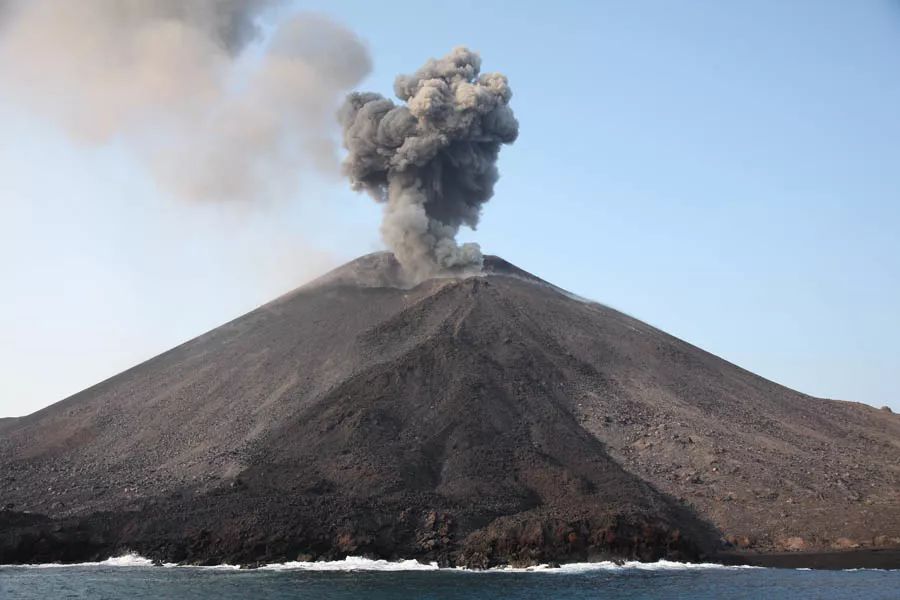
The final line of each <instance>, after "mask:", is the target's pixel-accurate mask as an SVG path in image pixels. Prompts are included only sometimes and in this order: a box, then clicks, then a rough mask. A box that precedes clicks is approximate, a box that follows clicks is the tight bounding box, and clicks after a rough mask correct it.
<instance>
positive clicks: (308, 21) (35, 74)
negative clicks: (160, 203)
mask: <svg viewBox="0 0 900 600" xmlns="http://www.w3.org/2000/svg"><path fill="white" fill-rule="evenodd" d="M279 3H280V2H278V1H277V0H190V1H185V0H0V82H2V87H3V89H4V91H5V92H7V91H8V92H10V93H11V94H12V95H14V96H15V97H16V98H18V99H20V100H23V101H25V102H27V103H28V106H29V107H30V108H33V109H35V110H39V111H42V113H44V114H46V115H50V116H52V117H53V118H55V119H57V120H58V122H60V123H61V124H62V125H63V126H64V127H65V128H66V130H67V131H69V132H70V133H71V134H72V135H73V136H74V137H75V138H76V139H78V140H81V141H86V142H91V143H103V142H109V141H116V142H123V143H125V144H127V145H128V147H130V148H131V149H132V150H133V151H134V153H135V155H136V156H138V157H139V158H140V159H141V160H143V161H144V162H145V163H146V165H147V167H148V170H149V172H150V173H151V174H152V175H153V176H154V178H155V180H156V181H157V183H158V184H159V185H160V186H161V187H162V188H164V189H166V190H168V191H170V192H173V193H174V194H176V195H178V196H181V197H186V198H193V199H202V200H228V199H245V198H251V197H258V196H265V195H268V194H273V193H276V194H288V193H292V192H294V191H296V190H295V188H296V186H297V185H298V184H299V179H300V175H299V173H301V172H302V171H303V170H304V169H308V168H310V167H312V168H315V169H318V170H320V171H326V172H328V171H331V172H334V173H336V172H337V169H338V159H337V153H336V148H335V147H334V143H333V138H334V131H333V129H332V128H333V122H334V116H333V115H334V112H335V110H336V109H337V107H338V105H339V103H340V102H341V99H342V98H343V97H344V95H345V94H346V92H347V91H348V90H350V89H352V88H353V87H355V86H356V85H358V83H359V82H360V80H361V79H362V78H363V77H364V76H365V75H366V74H367V73H368V72H369V70H370V68H371V62H370V59H369V56H368V53H367V51H366V48H365V46H364V45H363V44H362V42H361V41H360V40H359V39H358V38H357V37H356V36H355V35H354V34H353V33H351V32H350V31H348V30H346V29H344V28H343V27H341V26H340V25H338V24H336V23H333V22H332V21H330V20H328V19H326V18H324V17H322V16H317V15H304V14H301V15H296V16H294V17H292V18H289V19H286V20H284V21H282V22H281V23H280V24H279V25H278V26H277V28H276V29H275V31H274V33H273V34H272V36H271V42H270V43H269V45H268V47H267V48H265V49H263V50H262V52H261V53H260V52H257V51H256V50H255V48H254V51H253V52H250V51H248V49H250V48H251V47H252V42H254V41H256V40H258V39H259V37H260V33H261V31H260V27H261V22H260V19H261V17H262V15H263V13H264V11H265V10H266V9H268V8H270V7H272V6H273V5H275V4H279Z"/></svg>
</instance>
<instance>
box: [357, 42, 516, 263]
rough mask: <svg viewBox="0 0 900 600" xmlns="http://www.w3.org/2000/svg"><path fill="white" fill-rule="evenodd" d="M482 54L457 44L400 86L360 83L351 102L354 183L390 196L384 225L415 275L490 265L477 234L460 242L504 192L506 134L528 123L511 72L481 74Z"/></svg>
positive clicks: (390, 242)
mask: <svg viewBox="0 0 900 600" xmlns="http://www.w3.org/2000/svg"><path fill="white" fill-rule="evenodd" d="M480 70H481V58H480V57H479V55H478V54H477V53H475V52H472V51H471V50H469V49H467V48H456V49H454V50H453V51H452V52H451V53H450V54H449V55H447V56H445V57H443V58H441V59H431V60H429V61H428V62H427V63H426V64H425V65H424V66H423V67H422V68H421V69H419V70H418V71H416V72H415V73H414V74H412V75H401V76H399V77H397V79H396V81H395V83H394V93H395V94H396V95H397V97H398V98H399V99H400V100H401V101H403V102H405V104H401V105H395V104H394V102H393V101H391V100H389V99H387V98H385V97H384V96H382V95H380V94H375V93H353V94H350V95H349V96H348V97H347V100H346V102H345V104H344V106H343V108H342V109H341V112H340V120H341V124H342V125H343V128H344V146H345V147H346V148H347V150H348V155H347V157H346V159H345V161H344V169H345V172H346V174H347V175H348V177H349V178H350V181H351V184H352V185H353V188H354V189H356V190H365V191H367V192H369V193H370V194H371V195H372V196H373V197H374V198H375V199H376V200H378V201H379V202H383V203H385V210H384V221H383V223H382V227H381V231H382V235H383V237H384V240H385V242H386V243H387V245H388V246H389V247H390V248H391V250H393V252H394V254H395V255H396V257H397V259H398V260H399V261H400V263H401V264H402V265H403V267H404V269H405V270H406V271H407V272H408V274H410V275H411V276H412V277H413V278H415V279H422V278H425V277H428V276H430V275H435V274H439V273H444V272H451V273H452V272H465V271H467V270H470V269H480V267H481V263H482V256H481V250H480V248H479V247H478V245H477V244H462V245H458V244H457V243H456V240H455V237H456V234H457V232H458V231H459V228H460V227H461V226H462V225H466V226H469V227H472V228H473V229H474V228H475V227H476V226H477V224H478V220H479V217H480V215H481V207H482V205H483V204H484V203H485V202H487V201H488V200H489V199H490V198H491V196H493V194H494V184H495V183H496V182H497V179H498V178H499V174H498V171H497V157H498V154H499V152H500V147H501V145H502V144H511V143H512V142H514V141H515V139H516V137H517V135H518V130H519V124H518V122H517V121H516V118H515V116H514V115H513V112H512V110H511V109H510V107H509V100H510V98H511V97H512V91H511V90H510V88H509V84H508V82H507V79H506V77H505V76H504V75H501V74H499V73H484V74H479V73H480Z"/></svg>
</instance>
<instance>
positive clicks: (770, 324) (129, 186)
mask: <svg viewBox="0 0 900 600" xmlns="http://www.w3.org/2000/svg"><path fill="white" fill-rule="evenodd" d="M385 6H388V7H389V10H384V7H385ZM296 7H297V8H300V9H309V10H315V11H319V12H323V13H325V14H328V15H330V16H332V17H334V18H335V19H336V20H337V21H339V22H341V23H343V24H344V25H346V26H348V27H349V28H350V29H352V30H354V31H355V32H356V33H358V34H359V35H360V36H361V37H362V38H363V39H364V40H366V42H367V44H368V46H369V49H370V51H371V54H372V58H373V61H374V70H373V72H372V74H371V76H370V77H369V78H368V80H367V81H366V82H365V84H364V87H365V88H366V89H372V90H376V91H381V92H383V93H385V94H387V93H390V90H391V83H392V81H393V77H394V75H395V74H397V73H400V72H409V71H412V70H414V69H415V68H416V67H418V66H419V65H420V64H421V62H422V61H423V60H424V59H425V58H427V57H429V56H437V55H441V54H444V53H446V52H447V51H448V50H449V49H450V48H452V47H453V46H455V45H460V44H465V45H468V46H470V47H472V48H474V49H476V50H478V51H480V52H481V54H482V57H483V66H484V69H485V70H499V71H502V72H504V73H506V74H507V75H508V76H509V79H510V83H511V85H512V88H513V90H514V98H513V101H512V106H513V108H514V110H515V112H516V114H517V116H518V118H519V120H520V123H521V133H520V138H519V140H518V141H517V142H516V144H515V145H514V146H511V147H507V148H505V149H504V151H503V153H502V155H501V160H500V169H501V173H502V179H501V182H500V184H499V185H498V187H497V195H496V197H495V198H494V199H493V200H492V201H491V202H490V203H489V204H488V205H487V206H486V209H485V212H484V216H483V220H482V223H481V225H480V227H479V230H478V231H477V232H475V233H471V232H466V233H464V235H463V236H462V237H463V239H464V240H475V241H478V242H479V243H481V245H482V247H483V249H484V250H485V251H486V252H488V253H492V254H499V255H501V256H503V257H504V258H506V259H508V260H510V261H512V262H514V263H516V264H518V265H519V266H521V267H523V268H525V269H527V270H529V271H531V272H533V273H535V274H537V275H540V276H541V277H544V278H545V279H548V280H550V281H552V282H554V283H556V284H558V285H560V286H562V287H565V288H567V289H570V290H572V291H574V292H576V293H578V294H581V295H583V296H587V297H590V298H593V299H595V300H598V301H601V302H603V303H606V304H609V305H611V306H613V307H616V308H619V309H621V310H624V311H625V312H628V313H629V314H632V315H634V316H636V317H638V318H640V319H642V320H645V321H647V322H649V323H651V324H653V325H655V326H657V327H660V328H661V329H663V330H665V331H668V332H669V333H672V334H674V335H676V336H678V337H681V338H683V339H685V340H687V341H689V342H691V343H694V344H696V345H698V346H700V347H702V348H704V349H706V350H709V351H711V352H713V353H715V354H717V355H719V356H722V357H723V358H726V359H727V360H730V361H732V362H735V363H737V364H739V365H741V366H743V367H745V368H747V369H749V370H751V371H754V372H756V373H758V374H760V375H762V376H764V377H767V378H769V379H772V380H775V381H778V382H780V383H783V384H785V385H788V386H790V387H793V388H795V389H798V390H800V391H803V392H806V393H810V394H813V395H817V396H823V397H830V398H840V399H848V400H858V401H862V402H868V403H870V404H874V405H878V406H880V405H884V404H887V405H890V406H892V407H894V408H895V409H900V235H898V229H900V166H898V165H900V5H898V4H896V3H892V2H887V1H884V2H878V1H875V0H873V1H870V2H856V3H853V2H842V1H832V2H829V1H816V2H813V1H808V2H807V1H801V0H796V1H792V2H776V1H762V0H760V1H752V2H750V1H747V2H729V3H722V2H681V3H674V2H650V1H641V2H624V1H623V2H571V1H570V2H555V3H547V2H517V3H508V2H484V1H482V2H463V1H457V2H453V3H433V4H427V3H422V2H392V3H389V4H385V3H370V2H362V1H359V2H350V1H346V2H340V3H333V2H298V3H296ZM379 8H381V9H382V10H381V11H379V10H378V9H379ZM0 130H2V131H3V133H4V141H5V142H6V143H4V144H2V145H0V203H2V207H3V209H4V211H3V214H4V219H3V220H2V222H0V226H2V229H0V257H2V258H0V281H2V282H3V284H2V285H3V298H4V309H3V310H2V311H0V335H2V339H0V416H2V415H20V414H26V413H29V412H31V411H33V410H36V409H38V408H40V407H42V406H45V405H47V404H50V403H52V402H54V401H57V400H59V399H61V398H63V397H65V396H67V395H69V394H71V393H74V392H76V391H78V390H80V389H82V388H84V387H86V386H88V385H90V384H92V383H95V382H97V381H99V380H101V379H104V378H106V377H108V376H111V375H113V374H115V373H117V372H119V371H121V370H122V369H124V368H127V367H129V366H131V365H133V364H135V363H136V362H139V361H140V360H143V359H145V358H148V357H150V356H152V355H154V354H156V353H158V352H160V351H163V350H166V349H168V348H170V347H171V346H174V345H175V344H177V343H180V342H182V341H184V340H186V339H189V338H190V337H193V336H194V335H197V334H199V333H202V332H203V331H205V330H208V329H210V328H212V327H215V326H216V325H218V324H221V323H222V322H224V321H227V320H229V319H231V318H233V317H235V316H237V315H239V314H241V313H243V312H246V311H247V310H249V309H251V308H253V307H254V306H257V305H259V304H261V303H263V302H265V301H267V300H269V299H271V298H272V297H273V296H275V295H277V294H278V293H281V292H283V291H287V290H289V289H291V288H293V287H295V286H296V285H298V284H300V283H302V282H303V281H305V280H307V279H309V278H310V277H312V276H313V275H315V274H316V273H319V272H321V271H322V270H324V269H326V268H328V267H330V266H334V265H337V264H339V263H340V262H342V261H344V260H348V259H350V258H353V257H354V256H357V255H359V254H362V253H366V252H370V251H372V250H375V249H379V248H380V247H381V244H380V241H379V238H378V222H379V207H378V206H376V205H375V204H374V203H372V202H371V200H369V199H368V198H366V197H364V196H359V195H357V194H354V193H353V192H351V191H349V190H348V189H347V188H346V185H345V184H344V183H343V182H340V181H332V180H327V179H321V180H313V181H306V182H305V183H304V187H303V192H302V194H298V197H297V198H296V200H295V201H285V202H276V203H262V205H261V206H248V205H190V204H185V203H182V202H177V201H175V200H173V199H171V198H168V197H166V196H165V194H164V193H162V192H161V191H160V190H158V189H156V188H155V187H154V185H153V183H152V180H151V179H150V178H149V177H148V176H147V174H146V173H145V172H144V171H143V169H142V167H141V165H140V163H139V162H138V161H137V160H135V158H134V157H133V156H130V155H129V152H128V151H127V149H126V148H123V147H119V146H117V145H116V144H115V143H113V144H109V145H105V146H101V147H93V148H86V147H85V146H79V145H74V144H73V143H71V142H70V141H69V140H68V139H67V137H66V136H65V135H64V134H63V133H62V132H61V131H60V130H58V129H57V128H56V127H54V125H53V124H52V123H50V122H47V121H45V120H43V119H42V118H41V117H39V116H37V115H35V114H32V113H30V112H29V111H28V109H27V107H22V106H19V105H16V104H15V103H13V102H12V101H10V100H9V99H8V98H4V97H3V95H2V84H0ZM10 141H12V143H10Z"/></svg>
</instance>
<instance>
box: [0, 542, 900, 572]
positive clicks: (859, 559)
mask: <svg viewBox="0 0 900 600" xmlns="http://www.w3.org/2000/svg"><path fill="white" fill-rule="evenodd" d="M93 567H104V568H109V567H112V568H121V567H131V568H149V567H153V568H187V569H191V568H194V569H210V570H224V571H248V570H263V571H346V572H352V571H367V572H398V571H451V572H468V573H566V572H568V573H572V574H574V573H580V572H586V571H592V570H627V569H631V570H648V571H676V570H685V571H690V570H707V569H740V568H763V569H788V570H791V569H793V570H796V569H802V570H823V571H855V570H886V571H900V548H884V549H865V550H859V549H857V550H840V551H825V552H774V553H751V552H731V553H722V554H720V555H717V556H716V557H713V559H712V561H711V562H677V561H670V560H665V559H661V560H659V561H655V562H644V561H637V560H604V561H596V562H564V563H549V564H547V563H544V564H537V565H530V566H512V565H498V566H494V567H490V568H487V569H478V568H468V567H458V566H457V567H439V566H438V565H437V563H434V562H431V563H426V562H421V561H419V560H417V559H414V558H411V559H400V560H393V561H391V560H385V559H373V558H366V557H359V556H347V557H345V558H343V559H338V560H328V561H305V562H304V561H287V562H281V563H278V562H274V563H265V564H244V565H241V564H219V565H197V564H187V563H181V564H179V563H161V562H159V561H153V560H151V559H149V558H146V557H144V556H141V555H139V554H137V553H133V552H129V553H125V554H122V555H120V556H114V557H110V558H108V559H106V560H102V561H95V562H72V563H21V564H0V569H15V568H29V569H53V568H61V569H65V568H93Z"/></svg>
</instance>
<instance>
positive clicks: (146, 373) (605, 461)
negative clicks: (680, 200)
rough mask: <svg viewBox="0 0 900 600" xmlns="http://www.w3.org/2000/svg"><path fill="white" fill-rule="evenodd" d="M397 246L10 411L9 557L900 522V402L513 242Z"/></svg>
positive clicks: (655, 547)
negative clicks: (433, 249) (682, 318)
mask: <svg viewBox="0 0 900 600" xmlns="http://www.w3.org/2000/svg"><path fill="white" fill-rule="evenodd" d="M400 280H401V277H400V270H399V266H398V265H397V263H396V261H395V260H394V258H393V256H391V255H390V254H386V253H378V254H373V255H368V256H365V257H362V258H360V259H357V260H356V261H353V262H351V263H348V264H347V265H345V266H343V267H341V268H339V269H337V270H335V271H333V272H332V273H330V274H328V275H326V276H324V277H322V278H320V279H319V280H316V281H314V282H312V283H310V284H308V285H306V286H303V287H301V288H299V289H298V290H296V291H294V292H292V293H290V294H288V295H286V296H283V297H281V298H279V299H277V300H275V301H274V302H271V303H269V304H267V305H265V306H263V307H261V308H259V309H257V310H255V311H253V312H251V313H249V314H247V315H245V316H243V317H240V318H238V319H236V320H234V321H232V322H230V323H228V324H226V325H223V326H221V327H219V328H217V329H215V330H213V331H211V332H209V333H206V334H204V335H202V336H200V337H198V338H196V339H194V340H192V341H190V342H187V343H185V344H183V345H181V346H178V347H177V348H175V349H173V350H171V351H169V352H166V353H164V354H162V355H160V356H157V357H156V358H153V359H151V360H149V361H147V362H145V363H143V364H141V365H138V366H136V367H134V368H132V369H130V370H128V371H125V372H124V373H121V374H119V375H117V376H115V377H113V378H111V379H109V380H107V381H104V382H102V383H100V384H98V385H96V386H94V387H92V388H89V389H87V390H85V391H83V392H81V393H79V394H76V395H74V396H72V397H70V398H68V399H66V400H63V401H62V402H59V403H57V404H54V405H53V406H50V407H48V408H46V409H44V410H42V411H39V412H37V413H34V414H32V415H29V416H27V417H22V418H19V419H13V420H6V421H3V422H2V423H0V506H5V507H6V509H5V510H3V511H0V563H10V562H39V561H50V560H88V559H95V558H102V557H105V556H109V555H111V554H116V553H118V552H122V551H124V550H132V551H138V552H140V553H142V554H144V555H146V556H149V557H152V558H156V559H159V560H163V561H179V562H192V563H219V562H232V563H255V562H260V561H276V560H294V559H297V558H298V557H299V558H302V559H315V558H339V557H341V556H346V555H348V554H351V555H370V556H377V557H383V558H409V557H417V558H421V559H425V560H436V561H439V562H440V563H441V564H466V565H470V566H489V565H494V564H503V563H514V564H528V563H535V562H545V561H554V560H557V561H564V560H585V559H597V558H608V557H614V556H622V557H637V558H642V559H655V558H661V557H667V558H672V559H681V560H695V559H701V558H709V557H713V556H714V555H715V554H716V553H718V552H720V551H721V550H722V549H723V548H727V547H738V548H741V549H744V550H747V551H767V552H768V551H776V550H823V549H832V548H849V547H871V548H876V547H888V546H892V545H894V546H896V545H900V463H898V457H900V418H898V416H897V415H893V414H891V413H889V412H887V411H881V410H877V409H874V408H872V407H869V406H866V405H862V404H856V403H850V402H839V401H833V400H823V399H817V398H812V397H809V396H806V395H803V394H800V393H798V392H794V391H792V390H789V389H787V388H785V387H782V386H780V385H777V384H774V383H772V382H770V381H767V380H765V379H762V378H760V377H757V376H755V375H753V374H752V373H749V372H747V371H745V370H743V369H740V368H739V367H736V366H734V365H732V364H730V363H728V362H726V361H723V360H721V359H719V358H717V357H715V356H713V355H711V354H709V353H707V352H704V351H702V350H700V349H698V348H696V347H694V346H691V345H689V344H687V343H685V342H682V341H680V340H678V339H676V338H673V337H671V336H669V335H667V334H665V333H663V332H661V331H659V330H657V329H654V328H653V327H650V326H648V325H646V324H644V323H642V322H640V321H637V320H635V319H633V318H631V317H628V316H626V315H624V314H622V313H619V312H617V311H614V310H612V309H610V308H607V307H604V306H602V305H599V304H596V303H592V302H586V301H584V300H582V299H579V298H577V297H575V296H573V295H571V294H568V293H566V292H564V291H562V290H560V289H558V288H556V287H554V286H552V285H550V284H548V283H546V282H543V281H541V280H540V279H538V278H536V277H533V276H531V275H529V274H528V273H526V272H524V271H521V270H520V269H517V268H516V267H514V266H512V265H510V264H509V263H507V262H505V261H503V260H502V259H499V258H496V257H487V259H486V264H485V272H484V274H483V275H481V276H475V277H468V278H446V279H432V280H428V281H426V282H424V283H422V284H419V285H418V286H415V287H413V288H405V287H403V286H400V285H398V283H397V282H398V281H400Z"/></svg>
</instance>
